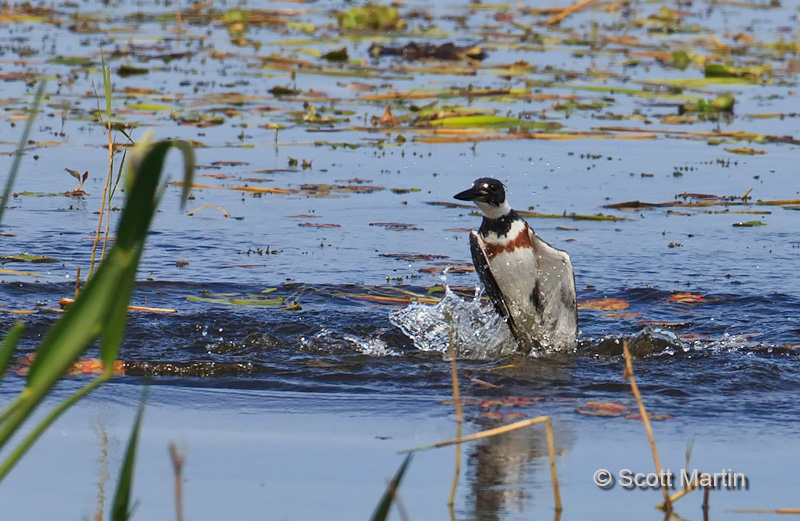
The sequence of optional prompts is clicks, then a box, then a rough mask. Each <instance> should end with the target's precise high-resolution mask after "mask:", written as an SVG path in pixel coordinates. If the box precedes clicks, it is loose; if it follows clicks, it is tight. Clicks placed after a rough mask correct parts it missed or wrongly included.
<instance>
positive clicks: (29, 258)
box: [0, 253, 58, 263]
mask: <svg viewBox="0 0 800 521" xmlns="http://www.w3.org/2000/svg"><path fill="white" fill-rule="evenodd" d="M0 260H3V261H5V262H35V263H48V262H58V259H54V258H52V257H45V256H44V255H28V254H27V253H20V254H19V255H6V256H4V257H0Z"/></svg>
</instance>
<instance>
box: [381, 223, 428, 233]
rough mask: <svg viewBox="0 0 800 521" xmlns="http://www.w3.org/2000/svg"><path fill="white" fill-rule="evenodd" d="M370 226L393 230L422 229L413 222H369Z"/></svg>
mask: <svg viewBox="0 0 800 521" xmlns="http://www.w3.org/2000/svg"><path fill="white" fill-rule="evenodd" d="M369 225H370V226H381V227H383V228H386V229H387V230H393V231H398V232H401V231H406V230H422V228H419V227H417V226H416V225H415V224H408V223H369Z"/></svg>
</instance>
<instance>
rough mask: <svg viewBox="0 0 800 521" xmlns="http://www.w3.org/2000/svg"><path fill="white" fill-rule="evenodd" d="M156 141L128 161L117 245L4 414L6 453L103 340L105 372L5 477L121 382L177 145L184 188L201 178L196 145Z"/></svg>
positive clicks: (38, 429)
mask: <svg viewBox="0 0 800 521" xmlns="http://www.w3.org/2000/svg"><path fill="white" fill-rule="evenodd" d="M148 138H149V135H146V136H145V137H144V138H143V139H142V140H141V141H140V142H139V143H137V144H136V146H135V147H134V149H133V152H132V156H133V157H132V158H131V161H130V162H129V163H128V164H129V167H130V171H129V175H128V181H129V183H128V191H127V195H128V202H127V204H126V206H125V209H124V210H123V212H122V216H121V217H120V222H119V227H118V232H117V240H116V241H115V243H114V245H113V246H112V247H111V250H110V252H109V254H108V255H107V256H106V258H105V259H104V260H103V262H101V264H100V267H99V268H98V270H97V273H96V274H95V275H94V276H93V277H92V278H91V279H89V282H88V283H87V284H86V287H85V288H84V290H83V291H82V292H81V294H80V296H79V297H78V298H77V299H76V300H75V303H74V304H73V305H72V306H70V308H69V310H67V312H66V313H65V314H64V315H63V317H62V318H61V320H59V321H58V322H56V323H55V325H53V327H51V328H50V330H49V331H48V332H47V334H46V335H45V337H44V339H43V340H42V342H41V344H40V345H39V347H38V349H37V351H36V357H35V358H34V359H33V362H32V363H31V367H30V370H29V373H28V379H27V382H26V387H25V389H24V391H22V392H21V393H20V394H19V395H18V396H17V397H16V398H15V399H14V400H12V401H11V403H9V404H8V405H7V407H6V408H5V409H4V410H3V412H2V413H0V449H2V448H4V446H5V445H6V444H7V443H8V441H9V439H10V438H11V437H12V436H13V435H14V433H15V432H16V431H17V430H18V429H19V428H20V427H21V426H22V424H23V423H24V422H25V421H26V420H27V419H28V418H29V417H30V415H31V414H32V413H33V411H34V410H36V408H37V407H38V406H39V405H40V404H41V403H42V401H43V400H44V399H45V397H46V396H47V395H48V394H49V393H50V391H51V390H52V389H53V387H54V386H55V385H56V383H57V382H58V381H59V380H60V379H61V378H62V377H63V375H64V374H65V373H66V372H67V370H68V369H69V368H70V367H71V366H72V364H73V362H74V361H75V360H76V359H77V358H78V357H79V356H80V355H81V354H82V353H83V352H84V351H85V350H86V349H88V348H89V347H90V346H91V345H92V343H93V342H94V341H95V340H96V339H97V338H98V337H99V338H100V340H101V344H100V352H101V358H102V361H103V363H104V366H105V370H104V372H103V374H102V375H101V376H100V377H98V378H96V379H94V380H92V381H91V382H89V383H88V384H87V385H85V386H83V387H82V388H80V389H78V390H77V391H76V392H74V393H73V394H71V395H70V396H69V397H67V398H66V399H65V400H62V401H61V402H60V403H59V404H57V405H56V406H55V407H54V408H53V409H52V411H50V413H48V414H47V415H45V417H44V419H42V420H41V421H40V422H39V423H38V424H37V425H36V426H34V427H33V428H32V429H31V431H30V432H29V433H27V435H26V436H25V438H24V439H22V440H21V441H20V442H19V444H18V445H17V446H16V447H15V448H14V449H13V450H12V451H11V453H10V455H9V456H8V457H7V458H6V459H5V460H4V461H3V462H2V465H0V479H2V478H3V477H5V476H6V475H7V474H8V472H9V471H10V470H11V468H13V467H14V465H16V464H17V463H18V462H19V460H20V459H21V458H22V456H24V454H25V452H26V451H27V450H28V449H29V448H30V447H31V445H32V444H33V443H34V442H35V441H36V440H37V439H38V438H39V436H41V434H42V433H43V432H44V431H45V430H46V429H47V428H48V427H49V426H50V425H52V423H53V422H54V421H55V420H56V419H57V418H58V417H59V416H60V415H61V414H63V412H64V411H66V410H67V409H68V408H69V407H70V406H72V405H73V404H74V403H76V402H77V401H78V400H80V399H81V398H83V397H84V396H86V395H87V394H89V393H90V392H91V391H92V390H94V389H96V388H97V387H99V386H100V385H101V384H103V383H104V382H106V381H107V380H108V379H109V378H111V376H113V367H114V364H113V362H114V360H116V358H117V354H118V352H119V346H120V343H121V340H122V335H123V332H124V330H125V319H126V317H127V306H128V304H129V303H130V298H131V294H132V293H133V286H134V283H135V280H136V269H137V267H138V265H139V260H140V258H141V255H142V252H143V250H144V245H145V240H146V238H147V232H148V229H149V227H150V222H151V220H152V218H153V215H154V213H155V210H156V206H157V203H158V199H159V195H160V192H161V190H160V189H159V187H160V179H161V171H162V167H163V164H164V158H165V156H166V154H167V152H168V151H169V149H170V148H171V147H172V146H176V147H177V148H179V149H180V150H181V151H182V152H183V153H184V155H185V156H186V155H187V154H188V155H189V157H187V158H186V165H187V171H186V176H185V178H184V183H185V184H187V185H190V184H191V181H192V177H193V175H192V171H191V170H190V169H191V167H192V165H193V164H194V160H193V157H191V147H190V146H189V145H188V144H182V143H181V142H170V141H164V142H158V143H155V144H153V145H150V143H149V139H148Z"/></svg>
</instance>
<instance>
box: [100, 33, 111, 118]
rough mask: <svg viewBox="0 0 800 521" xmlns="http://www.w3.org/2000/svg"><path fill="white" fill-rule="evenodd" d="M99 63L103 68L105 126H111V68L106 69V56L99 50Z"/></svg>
mask: <svg viewBox="0 0 800 521" xmlns="http://www.w3.org/2000/svg"><path fill="white" fill-rule="evenodd" d="M100 63H101V65H102V66H103V90H104V91H105V98H106V125H108V126H109V127H110V126H111V67H106V55H105V53H104V52H103V49H102V48H101V49H100Z"/></svg>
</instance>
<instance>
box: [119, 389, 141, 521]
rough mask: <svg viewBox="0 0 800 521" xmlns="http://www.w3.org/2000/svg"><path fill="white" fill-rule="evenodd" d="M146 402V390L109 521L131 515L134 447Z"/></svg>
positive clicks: (129, 440) (126, 453)
mask: <svg viewBox="0 0 800 521" xmlns="http://www.w3.org/2000/svg"><path fill="white" fill-rule="evenodd" d="M146 401H147V388H146V387H145V388H144V390H143V391H142V398H141V400H140V401H139V409H138V410H137V411H136V419H135V420H134V421H133V428H132V429H131V437H130V438H129V439H128V448H127V449H125V460H124V462H123V464H122V469H121V470H120V473H119V481H117V490H116V491H115V492H114V501H113V502H112V503H111V521H127V520H128V519H130V517H131V514H132V513H133V512H131V488H132V487H133V470H134V467H135V466H136V446H137V445H138V442H139V430H140V428H141V425H142V416H143V415H144V404H145V402H146Z"/></svg>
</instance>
